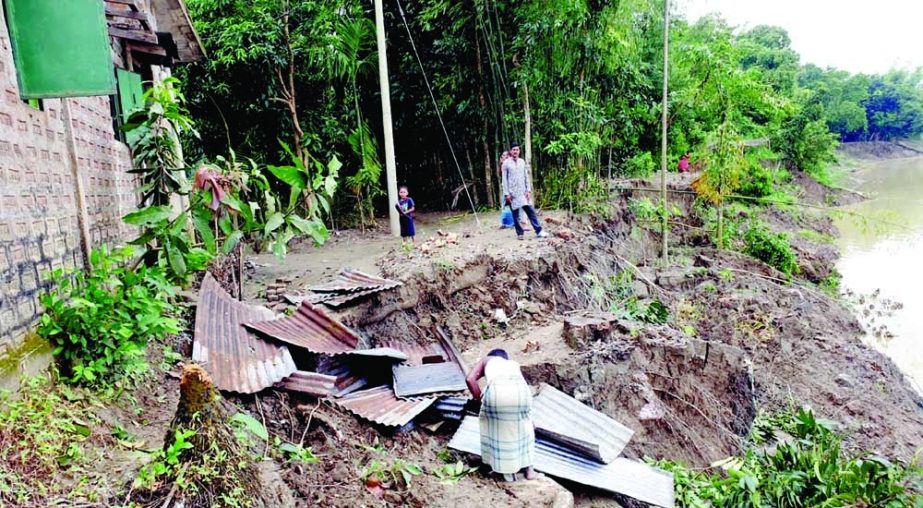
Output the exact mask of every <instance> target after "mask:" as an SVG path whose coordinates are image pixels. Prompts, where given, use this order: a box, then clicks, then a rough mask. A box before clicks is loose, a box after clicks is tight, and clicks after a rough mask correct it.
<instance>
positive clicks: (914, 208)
mask: <svg viewBox="0 0 923 508" xmlns="http://www.w3.org/2000/svg"><path fill="white" fill-rule="evenodd" d="M846 186H847V187H850V188H853V189H856V190H858V191H860V192H862V193H863V194H865V195H866V196H868V197H869V198H870V199H868V200H867V201H863V202H861V203H856V204H854V205H850V206H847V207H844V208H843V210H844V211H846V212H855V214H857V215H853V214H851V213H847V214H842V216H840V217H838V218H837V219H836V223H837V224H836V225H837V227H838V228H839V230H840V233H841V236H840V238H839V239H838V244H839V247H840V251H841V254H842V256H841V258H840V261H839V263H838V264H837V269H838V270H839V271H840V273H841V274H842V275H843V279H842V282H841V289H842V290H844V291H845V290H851V291H852V292H853V293H854V294H855V296H852V297H850V298H849V299H851V300H853V301H854V303H855V304H856V305H857V309H858V311H859V313H860V315H863V316H864V317H863V318H860V320H861V321H863V324H864V325H865V328H866V330H867V331H869V332H870V333H867V335H866V337H865V339H864V340H866V341H867V342H868V343H869V344H871V345H872V346H874V347H875V348H876V349H878V350H880V351H882V352H883V353H885V354H886V355H888V356H890V357H891V358H892V359H893V360H894V362H895V363H896V364H897V366H898V367H900V369H901V370H902V371H903V372H904V374H905V375H906V376H907V377H908V378H909V379H910V380H911V382H912V383H913V384H914V385H915V386H916V388H917V390H918V391H921V387H923V157H914V158H907V159H890V160H881V161H869V162H865V161H863V162H862V163H860V165H859V168H858V170H857V171H855V172H853V173H851V174H850V176H849V181H847V182H846ZM876 291H877V292H878V293H877V296H875V297H870V296H869V295H875V294H876ZM860 301H861V302H863V303H864V305H859V302H860ZM890 302H896V303H897V305H889V303H890ZM870 305H872V306H874V308H872V309H870V311H869V312H868V315H867V316H865V310H866V309H868V307H869V306H870ZM882 309H885V310H886V311H885V312H884V313H883V314H882V315H878V312H880V311H881V310H882ZM872 319H874V321H871V320H872ZM882 326H884V327H885V329H886V330H887V332H883V333H874V331H873V330H874V329H878V331H879V332H881V328H880V327H882ZM888 332H889V333H888ZM891 335H893V336H891ZM921 393H923V391H921Z"/></svg>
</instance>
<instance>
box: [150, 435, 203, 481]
mask: <svg viewBox="0 0 923 508" xmlns="http://www.w3.org/2000/svg"><path fill="white" fill-rule="evenodd" d="M193 436H195V431H194V430H190V429H176V430H174V431H173V440H172V441H170V442H169V444H168V445H167V446H166V447H164V448H163V449H161V450H157V452H156V453H155V454H154V456H153V457H151V461H150V462H148V463H147V464H145V465H144V466H143V467H142V468H141V470H140V471H138V478H137V483H138V484H139V486H141V487H144V488H151V487H152V486H153V485H154V482H155V481H156V480H157V478H158V477H160V476H164V475H167V474H169V473H171V472H173V471H174V470H176V469H177V468H178V466H179V463H180V456H181V455H182V454H183V452H184V451H186V450H189V449H192V448H193V444H192V443H191V442H190V441H189V440H190V438H192V437H193Z"/></svg>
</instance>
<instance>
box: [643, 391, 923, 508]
mask: <svg viewBox="0 0 923 508" xmlns="http://www.w3.org/2000/svg"><path fill="white" fill-rule="evenodd" d="M764 418H766V417H765V416H764ZM776 430H781V431H783V432H785V433H787V434H789V435H790V436H791V438H790V439H784V440H781V441H777V440H776V439H775V436H776ZM842 443H843V436H841V435H840V434H838V433H837V432H835V431H834V427H833V423H832V422H830V421H827V420H823V419H820V418H817V417H816V416H815V415H814V413H813V412H812V411H811V410H810V409H807V408H801V409H799V410H797V411H796V412H794V413H787V414H781V415H775V416H772V417H769V419H768V421H763V422H761V421H760V420H757V422H755V423H754V427H753V431H752V433H751V445H750V446H749V447H748V448H747V450H746V452H745V453H744V454H743V455H742V456H740V457H729V458H727V459H724V460H721V461H718V462H715V463H714V464H712V465H711V469H712V471H715V472H714V473H710V472H699V471H693V470H690V469H687V468H685V467H683V466H680V465H677V464H674V463H670V462H668V461H664V462H661V463H660V464H659V465H660V467H663V468H664V469H667V470H669V471H671V472H672V473H673V475H674V482H675V485H676V503H677V505H678V506H680V507H709V506H773V507H779V508H801V507H813V506H881V507H894V508H897V507H907V506H919V501H920V498H921V497H920V496H921V495H923V468H921V467H920V464H919V462H918V461H919V457H917V458H916V459H915V461H914V462H913V463H910V464H897V463H894V462H892V461H890V460H887V459H885V458H884V457H880V456H876V455H873V454H870V453H868V452H859V453H855V454H847V453H846V452H845V451H844V447H843V444H842ZM767 444H769V445H772V446H768V447H767V446H765V445H767Z"/></svg>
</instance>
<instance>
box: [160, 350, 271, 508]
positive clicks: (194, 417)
mask: <svg viewBox="0 0 923 508" xmlns="http://www.w3.org/2000/svg"><path fill="white" fill-rule="evenodd" d="M228 413H229V412H228V411H227V410H225V408H224V407H223V406H222V399H221V396H220V395H219V394H218V390H217V389H216V388H215V384H214V383H213V382H212V380H211V378H210V377H209V375H208V373H207V372H206V371H205V369H203V368H202V367H201V366H200V365H196V364H186V365H184V366H183V370H182V375H181V377H180V399H179V404H178V406H177V408H176V414H175V415H174V417H173V420H172V422H171V423H170V429H169V430H168V431H167V436H166V439H165V440H164V450H167V449H169V448H170V446H171V445H173V443H174V442H175V433H176V431H193V432H194V434H193V435H192V436H190V437H188V438H187V441H188V442H189V443H191V444H192V447H191V448H189V449H187V450H184V451H182V452H181V454H180V456H179V461H180V464H181V468H182V469H181V470H182V473H181V475H182V476H183V485H186V486H189V485H194V488H192V489H188V490H186V491H185V492H184V491H183V490H184V489H182V488H180V489H177V487H178V486H179V485H180V484H179V483H177V481H176V480H177V478H176V477H170V476H169V475H168V477H167V478H164V479H163V480H165V484H166V485H172V488H171V489H170V491H169V493H168V494H167V496H166V497H165V499H166V502H165V503H163V505H164V506H166V505H169V503H170V502H171V501H172V500H174V499H175V500H176V501H175V502H176V504H177V505H180V504H181V505H183V506H185V507H187V508H193V507H210V506H215V505H216V504H219V501H220V500H221V496H222V495H227V494H228V493H232V492H239V493H240V494H239V495H241V496H242V497H243V500H245V501H247V502H249V503H250V504H248V506H263V505H264V504H263V503H262V501H261V491H262V486H261V482H260V480H259V473H258V471H257V469H256V467H255V465H254V464H253V462H252V459H251V457H249V456H248V453H247V450H245V449H244V447H243V446H242V445H241V443H240V440H239V439H238V438H237V436H236V435H235V432H234V429H233V428H232V427H231V425H230V423H229V420H228ZM240 464H246V466H245V467H240ZM197 465H202V466H204V469H205V470H209V473H207V474H200V468H197V467H196V466H197ZM176 476H180V475H176Z"/></svg>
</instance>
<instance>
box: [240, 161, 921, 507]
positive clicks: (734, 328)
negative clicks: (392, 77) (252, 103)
mask: <svg viewBox="0 0 923 508" xmlns="http://www.w3.org/2000/svg"><path fill="white" fill-rule="evenodd" d="M800 178H802V177H801V176H798V177H797V179H796V181H800ZM677 185H678V184H677ZM638 186H639V187H643V186H645V185H638ZM674 188H675V190H678V191H683V190H688V187H683V186H675V187H674ZM799 188H800V189H801V193H800V196H801V198H802V200H803V201H806V202H808V203H813V204H816V205H824V204H825V203H826V202H828V195H835V194H836V195H839V194H840V191H836V190H829V189H825V190H823V193H822V194H820V193H818V192H815V191H816V189H813V187H809V186H807V185H806V186H799ZM812 189H813V190H812ZM644 197H645V196H644V195H642V194H640V193H634V194H633V193H630V192H629V193H626V194H624V195H622V196H621V197H620V198H619V199H618V200H616V201H615V202H613V203H612V209H611V210H610V213H609V215H608V216H607V218H605V219H598V218H597V219H594V218H590V217H581V216H571V215H566V214H560V213H546V214H545V220H546V221H547V224H548V228H549V230H550V231H551V232H552V233H553V234H560V236H557V237H555V238H552V239H551V240H548V241H539V240H528V241H525V242H516V241H514V240H513V236H512V233H511V232H510V231H500V230H496V229H494V225H495V224H497V223H498V218H497V217H496V214H489V215H486V216H481V222H482V227H481V228H478V226H477V224H476V223H475V221H474V219H473V218H472V217H466V218H458V217H455V218H448V217H446V216H444V215H443V216H440V215H425V214H423V215H421V217H420V219H421V223H422V224H421V228H420V229H421V231H422V232H421V234H420V236H419V238H418V241H425V240H427V239H428V238H429V237H433V240H435V241H437V242H438V239H439V238H440V236H439V235H437V234H436V231H437V230H442V231H444V232H445V233H453V234H457V235H459V238H460V245H452V244H450V243H444V244H443V245H442V246H440V247H436V248H433V249H431V250H427V251H424V249H420V248H418V249H416V250H414V251H412V252H404V251H402V250H400V249H399V248H398V246H397V242H396V241H395V240H393V239H391V238H389V237H387V236H386V235H383V234H377V235H375V234H373V235H359V234H355V233H347V234H345V235H344V236H342V237H340V238H338V239H336V240H335V241H334V242H332V243H331V244H330V245H328V246H325V247H324V248H323V249H321V250H313V249H304V248H297V249H295V252H294V253H293V254H292V256H294V257H292V258H290V259H297V260H298V261H297V262H296V263H292V264H291V265H290V264H289V262H288V261H287V262H286V263H285V264H282V265H280V264H277V263H276V262H275V260H274V259H273V258H272V257H270V256H258V257H255V258H252V261H253V262H254V265H253V266H254V270H253V272H252V277H251V279H250V280H249V281H248V282H247V288H245V294H246V295H248V296H250V297H251V298H254V299H255V301H258V302H263V303H266V301H265V300H263V297H262V295H263V294H264V288H265V287H266V285H267V284H270V283H272V282H274V281H275V280H276V279H278V278H279V277H283V278H284V277H290V278H291V279H292V282H291V283H290V285H289V288H288V289H289V290H290V291H296V290H297V289H298V288H299V287H303V286H305V285H309V284H313V283H317V282H321V281H323V280H325V279H327V278H329V277H330V275H331V274H332V273H333V272H334V271H335V270H336V269H338V267H340V266H344V265H349V266H353V267H359V268H363V269H366V270H375V271H378V272H380V273H382V274H383V275H385V276H387V277H390V278H394V279H396V280H399V281H401V282H402V283H403V286H402V287H401V288H399V289H398V290H396V291H393V292H390V293H385V294H382V295H381V296H379V297H373V298H372V299H370V300H368V301H365V302H362V303H360V304H358V305H356V306H354V307H351V308H349V309H347V310H345V311H342V312H338V313H337V314H336V315H337V316H338V317H339V318H340V319H342V320H343V321H344V322H345V323H346V324H348V325H349V326H351V327H352V328H353V329H355V330H358V331H359V332H360V334H362V335H363V337H366V338H368V339H369V342H370V345H377V344H380V343H384V342H387V341H391V340H399V341H403V342H406V341H418V342H427V341H430V340H432V337H435V336H436V334H437V333H438V332H437V331H436V329H437V328H442V329H443V330H445V331H446V332H447V333H448V334H449V336H450V337H451V338H452V340H453V341H454V342H455V343H456V345H457V346H458V347H459V349H461V351H462V354H463V356H464V357H465V358H466V359H467V360H469V361H474V360H476V359H477V358H479V357H480V356H481V355H483V354H484V353H485V352H486V351H488V350H490V349H491V348H494V347H503V348H506V349H507V350H509V351H510V352H511V354H513V355H514V356H515V357H516V358H517V360H518V361H519V362H520V363H521V364H522V365H523V371H524V374H525V375H526V377H527V379H528V380H529V382H530V383H532V384H533V385H536V386H537V385H538V384H539V383H541V382H547V383H549V384H552V385H554V386H556V387H558V388H560V389H562V390H564V391H565V392H566V393H569V394H573V395H574V396H575V397H578V398H579V399H580V400H583V401H584V402H586V403H588V404H590V405H592V406H593V407H596V408H597V409H600V410H601V411H603V412H605V413H607V414H609V415H610V416H612V417H614V418H615V419H616V420H618V421H620V422H622V423H623V424H625V425H627V426H629V427H630V428H632V429H633V430H635V432H636V433H635V436H634V437H633V439H632V441H631V444H630V445H629V447H628V448H627V450H626V455H627V456H628V457H645V456H646V457H653V458H657V459H660V458H668V459H671V460H679V461H682V462H685V463H688V464H691V465H693V466H696V467H707V466H708V465H709V464H710V463H712V462H714V461H715V460H719V459H722V458H724V457H727V456H728V455H732V454H735V453H739V452H740V451H741V449H742V446H743V444H744V442H745V438H746V435H747V432H748V431H749V428H750V425H751V424H752V422H753V420H754V418H755V416H756V415H757V414H758V413H759V412H774V411H778V410H784V409H787V408H790V407H791V406H793V405H794V406H799V405H802V404H806V405H810V406H811V407H813V408H814V410H815V411H816V412H817V413H818V414H819V415H821V416H823V417H825V418H830V419H833V420H836V421H838V422H839V423H840V425H841V427H840V428H841V429H842V430H843V431H844V432H846V433H847V434H848V435H849V436H850V437H849V440H848V442H847V443H848V446H849V447H850V448H851V449H868V450H875V451H877V452H879V453H881V454H883V455H886V456H889V457H892V458H900V459H904V460H909V459H910V458H911V457H912V456H913V454H914V453H915V451H916V447H917V446H918V444H919V436H920V434H921V430H923V412H921V407H923V401H921V399H920V398H919V397H917V396H916V394H915V393H914V392H913V390H912V389H911V388H910V387H909V386H908V385H907V383H906V382H905V381H904V379H903V376H902V375H901V373H900V371H899V370H898V369H897V367H895V365H894V363H893V362H892V361H891V360H890V359H888V358H886V357H885V356H883V355H882V354H880V353H879V352H877V351H875V350H873V349H872V348H870V347H868V346H866V345H865V344H863V343H862V342H861V341H860V340H859V335H860V333H861V328H860V325H859V323H858V321H857V320H856V317H855V316H854V315H853V313H852V309H851V308H850V307H849V306H848V305H847V304H846V303H845V302H843V301H842V300H840V299H839V298H837V297H835V296H833V293H832V292H825V289H824V287H823V282H824V281H825V280H827V279H828V277H830V275H831V270H832V268H833V267H834V264H835V262H836V259H837V256H838V253H837V250H836V248H835V246H834V245H832V243H831V239H832V238H833V237H834V236H835V235H836V230H835V228H834V226H833V223H832V221H831V220H830V218H829V217H826V216H825V215H824V214H823V213H822V212H821V211H819V210H817V209H812V208H798V207H796V206H793V207H789V208H787V209H780V208H777V207H765V208H764V207H748V208H746V209H741V210H738V212H737V214H736V215H733V216H729V220H732V221H733V220H738V221H741V222H743V221H746V220H750V219H753V218H758V219H759V220H761V221H764V222H766V223H767V224H768V225H769V227H770V228H772V229H773V230H774V231H780V232H782V231H784V232H787V233H788V234H789V235H790V237H791V238H792V247H793V249H794V250H795V253H796V256H797V262H798V265H799V267H800V272H799V275H797V276H795V278H794V279H792V280H791V281H789V280H788V277H787V276H786V275H785V274H782V273H780V272H779V271H777V270H775V269H773V268H771V267H769V266H767V265H765V264H764V263H762V262H760V261H757V260H754V259H752V258H750V257H748V256H745V255H742V254H739V253H735V252H732V251H716V250H715V249H713V248H711V247H709V246H708V245H709V241H708V235H707V234H704V233H702V231H701V228H702V227H703V226H705V225H706V221H707V219H706V218H704V217H701V216H699V214H698V212H697V211H696V210H695V207H694V204H693V202H692V200H691V199H688V198H683V199H675V200H672V202H673V203H674V204H675V205H676V207H677V208H678V209H679V210H680V213H679V214H678V218H677V221H676V224H674V227H673V231H672V234H671V243H672V250H673V252H674V255H673V256H672V258H671V264H670V266H668V267H666V268H664V267H661V266H659V264H658V261H657V257H658V245H659V236H658V235H657V233H656V231H655V229H656V228H649V227H647V226H645V224H644V221H643V220H642V219H643V218H641V217H638V216H637V215H636V212H635V210H636V208H637V207H636V206H634V205H635V204H636V203H638V202H639V200H643V199H644ZM843 199H846V198H845V197H843ZM565 224H566V226H565ZM565 229H566V233H563V234H561V233H562V231H564V230H565ZM431 245H435V244H432V243H431ZM382 250H384V251H385V252H384V253H381V251H382ZM376 251H377V252H378V253H376ZM354 253H362V254H360V255H358V256H356V255H355V254H354ZM289 266H291V268H288V267H289ZM655 301H657V302H661V303H663V304H664V306H665V307H666V308H667V309H668V311H669V317H668V319H667V320H666V322H665V323H662V324H650V323H645V322H643V321H641V320H639V319H638V315H637V314H636V313H633V311H632V310H631V309H629V308H628V307H629V306H632V307H633V308H634V309H638V308H646V307H647V306H649V305H650V304H652V303H653V302H655ZM629 302H630V303H629ZM497 309H502V311H503V314H504V315H506V316H508V317H509V321H508V322H500V321H498V320H497V319H496V318H495V317H494V316H495V315H496V314H497V312H496V311H497ZM601 313H602V315H604V316H611V315H612V313H614V314H615V316H616V317H615V318H614V319H615V320H614V321H613V323H614V324H613V326H612V327H611V329H610V332H609V333H608V335H606V336H605V337H603V338H597V340H590V341H582V342H581V341H577V342H576V343H573V344H572V345H570V344H567V343H566V342H565V340H564V336H563V335H564V328H565V326H566V325H565V321H567V319H568V317H569V316H574V315H590V316H594V317H599V316H600V314H601ZM607 319H608V318H607ZM303 403H305V404H306V403H308V402H307V401H305V402H303ZM278 410H279V411H283V408H282V407H280V408H278ZM279 420H280V421H282V422H285V421H286V420H285V419H283V418H279ZM337 421H339V420H337ZM346 427H347V428H350V429H351V428H353V426H352V425H349V426H346ZM303 431H304V428H303V427H301V426H300V424H294V425H289V424H287V423H286V424H283V425H280V426H279V427H277V428H275V429H274V432H279V433H280V434H289V433H295V434H298V433H299V432H303ZM451 432H452V430H451V428H448V429H446V428H443V429H440V431H439V432H437V433H436V434H435V435H430V436H426V437H425V438H423V442H424V444H423V445H422V446H420V445H414V446H409V445H408V444H407V437H405V436H396V437H394V438H383V440H382V443H383V444H384V446H385V447H386V448H387V449H389V450H390V451H391V453H393V454H395V456H396V457H400V459H401V460H406V461H411V462H414V463H421V464H431V463H432V461H433V458H434V457H433V455H434V454H435V453H436V452H437V451H438V450H440V449H442V448H443V447H444V446H445V443H446V442H447V440H448V438H449V437H450V436H451ZM308 435H309V438H310V439H311V445H312V447H313V449H314V450H315V451H316V452H317V453H318V454H319V455H320V456H322V457H325V458H324V459H322V461H321V463H322V464H327V465H320V466H319V467H318V468H317V469H313V470H310V471H308V472H307V475H301V474H299V475H295V474H290V475H288V476H286V479H287V480H288V481H290V482H294V484H295V485H296V489H297V490H299V491H300V492H308V491H309V490H310V489H308V488H307V485H318V484H323V481H324V479H325V478H329V477H331V475H332V476H334V477H336V478H343V479H344V481H343V482H342V483H341V484H338V485H336V486H331V487H329V488H325V489H324V488H322V489H320V492H317V491H312V492H313V494H312V495H313V496H316V497H312V500H315V501H316V502H319V503H321V504H322V505H326V506H348V505H349V503H351V502H354V500H355V499H357V498H358V499H361V500H362V501H363V502H369V503H374V502H375V500H374V496H371V495H370V494H369V493H368V492H367V491H366V490H365V489H364V488H362V486H361V482H360V481H358V477H357V474H358V473H357V472H356V471H354V470H351V469H349V468H343V466H342V464H343V463H344V462H348V460H349V458H350V456H352V455H353V454H354V453H355V452H353V451H351V450H352V449H349V448H347V449H345V450H344V449H343V447H342V443H343V441H342V440H337V439H333V438H331V437H329V436H325V435H317V434H313V433H309V434H308ZM312 436H313V437H312ZM344 438H345V441H346V442H348V443H356V442H362V440H363V439H366V438H367V434H366V433H365V432H364V431H359V432H358V433H357V434H349V433H347V434H346V435H345V436H344ZM420 483H421V484H423V486H421V487H419V489H420V492H425V496H426V499H427V500H428V501H429V505H430V506H442V505H446V504H451V499H450V498H448V497H446V496H447V494H446V493H445V491H444V489H441V488H439V487H438V485H435V484H432V485H430V484H428V480H426V479H421V481H420ZM466 483H469V484H474V485H477V490H478V491H479V492H484V494H485V495H486V496H487V497H484V498H483V499H481V498H477V499H478V500H481V501H484V502H488V501H489V500H490V499H492V498H491V497H490V496H501V498H502V499H503V500H504V501H508V502H510V503H512V505H517V504H516V501H514V500H512V499H510V498H508V497H505V496H504V495H503V494H501V493H499V492H497V491H494V488H496V487H495V486H496V485H497V484H495V483H494V482H493V481H492V480H487V479H485V478H482V477H480V476H478V475H475V476H474V477H472V478H471V479H470V480H468V479H466ZM566 486H567V488H569V489H571V490H572V491H573V492H574V493H575V495H576V499H577V504H578V505H586V506H590V505H592V506H605V505H606V504H607V503H614V500H612V499H611V498H609V497H604V498H603V500H601V499H600V497H599V495H598V494H593V493H589V492H587V491H586V490H585V489H584V488H581V487H579V486H575V485H566ZM414 490H416V488H415V489H414ZM492 492H493V493H492ZM414 498H415V497H414V496H413V495H412V494H411V495H410V498H409V499H414ZM478 500H475V501H473V502H479V501H478ZM416 502H419V503H422V500H417V501H416ZM413 503H414V502H412V503H411V504H413ZM501 504H502V503H501Z"/></svg>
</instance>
